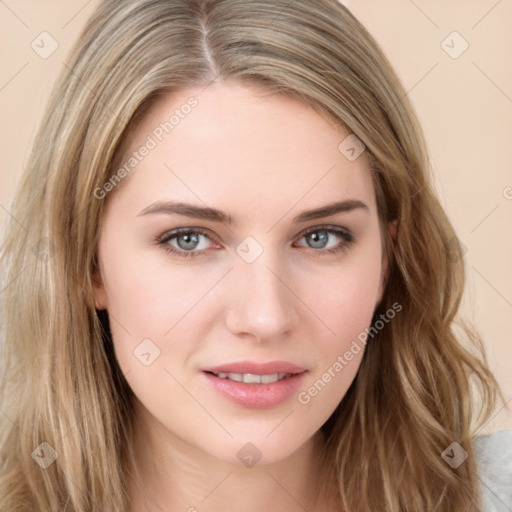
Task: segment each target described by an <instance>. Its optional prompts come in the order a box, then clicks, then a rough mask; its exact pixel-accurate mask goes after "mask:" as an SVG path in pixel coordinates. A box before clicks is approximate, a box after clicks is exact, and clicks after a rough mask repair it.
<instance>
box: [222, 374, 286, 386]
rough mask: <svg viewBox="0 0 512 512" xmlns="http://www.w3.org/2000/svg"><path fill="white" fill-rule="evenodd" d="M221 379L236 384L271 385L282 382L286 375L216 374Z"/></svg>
mask: <svg viewBox="0 0 512 512" xmlns="http://www.w3.org/2000/svg"><path fill="white" fill-rule="evenodd" d="M215 375H217V377H219V378H221V379H230V380H234V381H236V382H245V383H246V384H273V383H274V382H277V381H278V380H283V379H284V378H285V377H287V376H288V374H287V373H273V374H272V375H256V374H253V373H224V372H220V373H216V374H215Z"/></svg>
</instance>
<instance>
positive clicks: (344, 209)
mask: <svg viewBox="0 0 512 512" xmlns="http://www.w3.org/2000/svg"><path fill="white" fill-rule="evenodd" d="M353 210H364V211H367V212H369V211H370V209H369V207H368V205H366V204H365V203H363V202H362V201H359V200H358V199H345V200H344V201H337V202H335V203H330V204H327V205H325V206H321V207H319V208H315V209H313V210H307V211H304V212H302V213H300V214H299V215H297V216H295V217H294V218H293V222H294V223H295V224H298V223H300V222H307V221H310V220H316V219H322V218H324V217H331V216H332V215H336V214H338V213H348V212H351V211H353ZM155 213H166V214H168V215H172V214H176V215H182V216H184V217H190V218H194V219H202V220H209V221H212V222H221V223H223V224H227V225H228V226H234V225H236V224H237V220H236V219H235V218H234V217H233V216H232V215H230V214H229V213H227V212H224V211H222V210H218V209H217V208H210V207H208V206H196V205H193V204H190V203H183V202H173V201H156V202H155V203H153V204H150V205H149V206H147V207H146V208H144V209H143V210H142V211H141V212H140V213H139V215H138V216H141V215H149V214H155Z"/></svg>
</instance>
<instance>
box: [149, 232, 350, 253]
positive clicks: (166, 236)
mask: <svg viewBox="0 0 512 512" xmlns="http://www.w3.org/2000/svg"><path fill="white" fill-rule="evenodd" d="M320 231H322V232H325V233H328V234H330V235H334V236H338V237H339V238H341V239H342V240H343V242H342V243H341V245H338V246H336V247H332V248H330V249H318V250H315V249H314V248H312V247H310V249H312V250H313V252H314V253H315V255H316V256H318V257H320V256H328V255H332V254H338V253H342V252H345V251H346V250H348V248H349V247H350V245H352V244H353V243H354V242H355V238H354V236H353V235H352V234H351V233H350V232H348V231H346V230H343V229H340V228H335V227H332V226H320V227H315V228H312V229H309V230H308V231H305V232H303V233H301V234H300V235H299V239H300V238H304V237H306V236H308V235H310V234H311V233H318V232H320ZM188 234H200V235H203V236H205V237H206V238H208V239H209V240H212V238H211V237H210V235H209V234H208V232H207V231H205V230H203V229H201V228H178V229H175V230H173V231H170V232H169V231H167V232H165V233H163V234H162V235H160V236H159V237H157V238H156V240H155V241H156V242H157V243H158V244H159V245H161V246H163V249H164V250H165V251H167V252H169V253H171V254H173V255H176V256H178V257H181V258H191V257H192V258H194V257H197V256H202V255H203V254H204V253H205V252H206V250H202V251H185V250H183V249H181V250H178V249H176V248H175V247H173V246H171V245H169V243H168V242H169V241H171V240H173V239H175V238H178V237H179V236H180V235H188Z"/></svg>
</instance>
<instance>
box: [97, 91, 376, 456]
mask: <svg viewBox="0 0 512 512" xmlns="http://www.w3.org/2000/svg"><path fill="white" fill-rule="evenodd" d="M346 137H347V132H346V131H344V130H343V129H341V128H340V127H337V126H334V125H333V124H332V123H330V122H328V121H326V120H325V119H324V118H323V117H322V116H320V115H319V114H318V113H316V112H315V111H314V110H313V109H311V108H309V107H307V106H305V105H304V104H302V103H300V102H298V101H297V100H294V99H291V98H289V97H285V96H281V95H270V94H268V92H266V91H264V90H261V89H257V88H246V87H242V86H241V85H234V84H221V85H219V84H214V85H210V86H209V87H207V88H206V89H205V90H204V91H201V89H195V88H194V89H187V90H183V91H181V92H179V93H174V94H172V95H168V96H164V97H162V98H161V99H160V100H159V102H158V103H156V104H154V106H153V107H152V108H151V110H150V111H149V112H148V114H147V115H146V116H145V117H144V119H143V121H142V122H141V123H140V124H139V125H138V126H137V128H136V130H135V132H134V133H133V137H132V138H131V139H130V149H129V151H128V152H127V154H126V155H125V158H124V160H123V162H122V164H121V166H123V165H125V164H126V165H125V168H124V172H123V171H119V172H117V169H116V172H117V177H118V178H120V179H122V181H121V183H120V184H117V181H116V182H112V183H114V184H115V186H113V190H110V189H111V188H112V183H111V184H110V186H109V184H107V185H106V186H105V187H104V188H103V189H102V190H101V191H99V190H97V192H96V193H95V195H96V196H97V198H98V199H97V200H104V201H107V204H106V209H105V214H104V218H103V220H102V230H101V235H100V243H99V261H100V270H101V275H99V274H97V279H98V283H99V284H98V287H97V289H96V291H95V294H96V304H97V307H98V308H101V309H107V310H108V314H109V318H110V326H111V330H112V334H113V340H114V346H115V351H116V355H117V358H118V361H119V364H120V366H121V369H122V370H123V372H124V373H125V375H126V379H127V381H128V383H129V385H130V386H131V388H132V389H133V391H134V393H135V395H136V397H137V407H138V409H137V411H138V415H139V416H142V417H141V418H139V419H141V420H142V419H143V420H145V421H147V422H150V423H151V424H153V425H158V428H159V430H160V431H161V432H163V433H164V435H165V436H167V438H168V440H169V442H171V443H172V442H173V440H176V441H178V440H179V442H180V443H182V442H185V443H186V444H187V445H190V446H192V447H193V448H195V449H196V448H199V449H200V450H202V451H203V452H207V453H209V454H210V455H213V456H215V457H217V458H220V459H222V460H224V461H228V462H238V463H246V464H247V461H248V460H249V459H248V458H247V457H249V458H251V457H252V459H251V460H253V459H254V461H255V460H256V459H258V458H259V457H261V462H262V463H265V462H267V463H269V462H273V461H278V460H281V459H283V458H285V457H287V456H289V455H291V454H292V453H293V452H295V451H296V450H297V449H298V448H299V447H300V446H302V445H303V444H304V443H305V442H306V441H307V440H309V439H310V438H311V437H312V436H313V435H314V434H315V433H316V432H317V431H318V429H319V428H320V427H321V426H322V424H323V423H324V422H325V421H326V420H327V419H328V418H329V416H330V415H331V414H332V412H333V411H334V409H335V408H336V406H337V405H338V404H339V402H340V400H342V398H343V396H344V395H345V393H346V391H347V389H348V387H349V386H350V384H351V382H352V381H353V379H354V377H355V375H356V372H357V370H358V367H359V365H360V362H361V359H362V356H363V352H364V345H363V343H362V342H361V341H360V340H361V339H362V337H361V333H363V332H364V330H365V328H367V327H368V326H369V324H370V322H371V318H372V314H373V312H374V309H375V307H376V305H377V303H378V302H379V300H380V298H381V296H382V293H383V280H384V271H385V266H386V265H385V262H384V261H383V253H382V250H381V245H382V244H381V237H380V232H379V222H378V216H377V209H376V202H375V197H374V190H373V185H372V178H371V172H370V169H369V166H368V163H367V161H366V159H365V157H364V152H363V153H362V154H361V155H360V156H359V157H358V153H359V151H360V149H361V148H360V147H359V146H357V144H355V145H354V142H353V140H352V138H350V139H348V140H346V141H345V142H344V143H343V144H342V145H341V146H340V143H342V141H344V139H346ZM356 142H357V141H356ZM339 146H340V147H339ZM144 148H145V149H144ZM121 166H120V167H119V168H121ZM125 174H127V176H124V175H125ZM123 176H124V177H123ZM107 191H108V192H109V194H108V195H107V197H105V195H106V192H107ZM333 205H334V206H333ZM324 209H325V211H323V210H324ZM358 336H359V339H358ZM356 347H357V348H356ZM348 352H350V354H351V356H350V354H348ZM215 374H217V375H215ZM226 374H230V375H227V376H226ZM241 379H242V382H240V380H241ZM278 379H279V380H278ZM276 380H277V382H276ZM247 443H252V444H250V445H249V444H247Z"/></svg>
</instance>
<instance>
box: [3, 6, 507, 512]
mask: <svg viewBox="0 0 512 512" xmlns="http://www.w3.org/2000/svg"><path fill="white" fill-rule="evenodd" d="M227 79H229V80H236V81H238V82H239V83H247V84H253V83H254V84H256V83H257V84H260V85H264V86H265V87H267V89H268V90H269V92H282V93H286V94H290V95H293V96H294V97H296V98H297V99H299V100H300V101H304V102H307V103H308V104H309V105H311V106H313V107H314V108H316V109H318V111H319V112H320V113H322V114H324V115H326V116H330V118H332V119H334V120H336V122H338V123H339V124H340V125H341V126H344V127H345V128H346V129H348V130H349V132H351V133H354V134H355V135H356V136H357V137H358V138H359V139H360V140H361V141H362V142H363V143H364V145H365V147H366V151H365V155H366V157H367V158H368V159H369V161H370V163H371V167H372V169H373V177H374V185H375V191H376V195H377V201H378V208H379V215H380V220H381V222H382V224H383V225H387V223H389V222H391V221H394V220H397V221H398V226H399V228H398V236H397V239H396V242H395V243H394V244H392V245H391V246H390V247H389V251H390V253H389V256H390V259H391V270H390V276H389V280H388V285H387V290H386V293H385V296H384V298H383V301H382V303H381V305H380V308H379V310H378V311H377V312H376V314H378V313H379V312H380V311H381V310H382V311H386V310H388V309H389V308H390V307H391V306H392V304H394V303H398V304H400V305H401V306H402V307H403V311H402V312H401V313H400V314H399V315H397V316H396V317H395V318H394V319H393V321H391V322H389V323H388V324H387V325H386V326H385V328H383V329H381V330H379V332H378V334H377V335H376V336H375V337H374V338H373V339H371V340H370V341H369V343H368V345H367V349H366V353H365V355H364V358H363V361H362V364H361V367H360V369H359V372H358V374H357V376H356V379H355V381H354V382H353V384H352V386H351V387H350V389H349V391H348V393H347V394H346V396H345V397H344V399H343V400H342V401H341V403H340V404H339V406H338V408H337V409H336V411H335V412H334V414H333V415H332V416H331V418H330V419H329V420H328V422H327V423H326V424H325V425H324V426H323V430H324V432H325V434H326V438H327V447H328V449H327V450H326V452H325V454H324V455H325V471H326V473H328V474H330V475H332V476H333V478H335V479H336V481H337V483H338V487H339V493H340V509H341V508H342V507H344V508H345V509H346V510H347V511H365V512H371V511H379V512H392V511H393V512H396V511H410V510H414V511H415V512H432V511H433V510H436V511H440V512H453V511H459V510H464V511H468V512H469V511H477V510H478V495H477V494H474V493H475V489H476V488H477V482H478V479H477V473H476V466H475V462H474V457H473V449H472V440H473V437H474V432H475V429H476V428H477V427H478V426H480V425H482V424H483V422H484V421H485V419H486V418H488V417H489V416H490V413H491V411H492V409H493V407H494V405H495V400H496V397H497V394H496V393H497V389H498V388H497V384H496V381H495V379H494V378H493V376H492V374H491V373H490V371H489V370H488V368H487V365H486V362H485V356H484V352H483V348H482V344H481V341H480V339H479V338H478V336H477V335H476V334H474V332H473V331H472V330H470V329H469V328H464V326H463V328H462V329H459V330H458V331H457V332H456V331H455V325H456V324H455V323H454V322H455V320H456V314H457V311H458V308H459V303H460V300H461V294H462V291H463V285H464V265H463V258H462V254H461V250H460V246H459V245H458V243H457V238H456V235H455V233H454V230H453V228H452V226H451V224H450V222H449V221H448V219H447V217H446V215H445V213H444V211H443V210H442V208H441V206H440V204H439V202H438V200H437V198H436V196H435V194H434V192H433V187H432V184H431V177H430V164H429V160H428V155H427V150H426V147H425V142H424V139H423V135H422V132H421V129H420V127H419V125H418V122H417V119H416V116H415V114H414V111H413V109H412V107H411V105H410V103H409V100H408V98H407V95H406V93H405V91H404V89H403V87H402V86H401V84H400V83H399V80H398V79H397V77H396V75H395V73H394V72H393V70H392V68H391V66H390V64H389V63H388V61H387V60H386V58H385V56H384V55H383V53H382V51H381V50H380V49H379V47H378V45H377V44H376V42H375V41H374V40H373V38H372V37H371V36H370V35H369V34H368V32H367V31H366V30H365V29H364V28H363V26H362V25H361V24H360V23H359V22H358V21H357V20H356V19H355V18H354V17H353V16H352V15H351V13H350V12H349V10H347V9H346V8H345V7H343V6H342V5H341V4H340V3H338V2H337V1H336V0H301V1H300V2H289V1H285V0H282V1H279V0H257V1H253V0H211V1H207V0H130V1H123V2H116V1H113V0H104V1H102V2H100V4H99V6H98V8H97V10H96V12H95V13H94V15H93V16H92V18H91V19H90V20H89V22H88V23H87V25H86V27H85V29H84V31H83V33H82V34H81V36H80V38H79V40H78V42H77V43H76V46H75V47H74V49H73V51H72V53H71V59H70V62H69V63H68V64H67V65H66V67H65V70H64V72H63V74H62V76H61V77H60V80H59V82H58V84H57V87H56V88H55V90H54V92H53V95H52V97H51V100H50V102H49V105H48V107H47V110H46V114H45V117H44V120H43V122H42V125H41V128H40V130H39V132H38V135H37V137H36V140H35V143H34V147H33V150H32V153H31V155H30V158H29V161H28V165H27V168H26V170H25V174H24V176H23V179H22V183H21V186H20V188H19V191H18V194H17V197H16V199H15V201H14V206H13V208H12V210H11V211H12V216H13V218H14V219H15V221H13V222H11V223H10V225H9V227H8V231H7V234H6V237H5V243H4V249H3V253H2V267H3V269H4V279H3V283H4V284H3V286H4V287H5V288H4V290H3V293H2V318H3V322H2V338H3V339H2V354H1V364H2V375H1V379H2V380H1V388H0V393H1V395H0V397H1V406H0V407H1V410H2V412H3V414H0V418H1V427H0V428H1V430H0V441H1V448H0V455H1V459H0V464H1V465H0V507H1V509H2V510H8V511H9V512H17V511H50V510H51V511H53V512H56V511H69V512H89V511H92V510H105V511H109V512H110V511H112V512H114V511H122V510H125V508H126V506H127V499H128V489H127V468H128V467H129V465H130V463H131V462H133V461H132V455H131V453H130V450H127V449H126V446H129V440H130V435H131V423H130V421H129V419H130V418H131V417H132V393H131V390H130V389H129V387H128V385H127V383H126V380H125V379H124V376H123V375H122V372H121V371H120V369H119V367H118V365H117V362H116V360H115V356H114V353H113V349H112V340H111V339H110V333H109V324H108V317H107V316H106V315H104V314H101V313H100V312H98V311H96V310H95V307H94V301H93V293H92V290H93V278H92V274H93V270H94V269H95V266H96V264H97V262H96V257H95V253H96V246H97V242H98V236H99V226H100V220H101V216H102V211H103V208H104V203H105V201H104V200H98V199H97V198H96V197H95V195H94V191H95V190H96V189H98V187H102V186H103V184H104V183H105V182H107V180H108V179H109V178H110V177H111V176H112V175H113V174H114V172H115V171H116V162H118V161H119V158H120V155H121V154H122V150H123V147H124V144H125V142H126V140H127V138H128V135H129V133H130V130H131V129H132V128H133V126H134V123H136V122H137V120H139V119H140V118H141V116H143V115H144V113H145V112H146V111H147V109H148V108H149V106H150V105H151V104H152V102H153V101H154V100H155V99H156V98H157V97H158V96H159V95H161V94H164V93H167V92H172V91H175V90H177V89H182V88H185V87H187V86H196V85H205V86H206V85H208V84H209V83H210V82H211V81H213V80H227ZM461 325H462V324H461ZM477 413H479V414H477ZM127 418H128V419H127ZM452 442H458V443H459V444H460V445H461V446H462V447H463V448H464V449H465V450H466V451H467V453H468V455H469V457H468V459H467V460H466V462H465V463H464V464H462V465H461V466H460V467H458V468H457V469H452V468H451V467H450V466H449V465H448V464H447V463H446V462H445V461H444V460H443V458H442V457H441V453H442V452H443V450H445V448H446V447H447V446H449V445H450V444H451V443H452ZM42 443H48V444H47V445H45V444H43V445H42ZM50 447H51V448H52V449H53V450H55V452H56V453H54V452H53V451H52V450H51V449H50ZM38 456H39V457H43V459H44V458H45V457H46V459H44V460H46V461H47V462H48V467H46V469H44V468H43V467H41V464H37V463H36V459H37V457H38ZM55 456H57V459H56V461H55V462H54V463H53V464H50V462H51V459H52V458H54V457H55ZM48 457H50V458H48ZM45 465H46V464H45Z"/></svg>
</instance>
